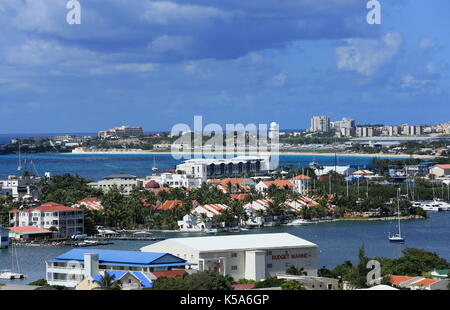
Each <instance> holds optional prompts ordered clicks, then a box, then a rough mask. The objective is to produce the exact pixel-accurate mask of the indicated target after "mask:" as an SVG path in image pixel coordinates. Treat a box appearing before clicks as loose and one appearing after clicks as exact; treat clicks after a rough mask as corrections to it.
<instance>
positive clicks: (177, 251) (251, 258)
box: [141, 233, 317, 281]
mask: <svg viewBox="0 0 450 310" xmlns="http://www.w3.org/2000/svg"><path fill="white" fill-rule="evenodd" d="M141 251H143V252H166V253H171V254H173V255H175V256H177V257H180V258H182V259H185V260H187V261H188V262H189V263H193V264H195V265H194V266H193V267H194V268H198V270H199V271H204V270H216V271H218V272H220V273H222V274H224V275H229V276H231V277H233V279H234V280H239V279H249V280H255V281H259V280H261V279H265V278H267V277H269V276H277V275H280V274H285V273H286V269H287V268H289V267H290V266H296V267H298V268H304V271H305V272H307V275H308V276H317V245H316V244H314V243H312V242H309V241H307V240H304V239H302V238H299V237H296V236H294V235H291V234H288V233H271V234H240V235H226V236H209V237H193V238H172V239H167V240H164V241H161V242H157V243H154V244H151V245H148V246H145V247H143V248H141Z"/></svg>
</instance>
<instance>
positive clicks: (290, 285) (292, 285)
mask: <svg viewBox="0 0 450 310" xmlns="http://www.w3.org/2000/svg"><path fill="white" fill-rule="evenodd" d="M281 289H282V290H289V291H294V290H295V291H298V290H306V288H305V287H304V286H303V285H301V284H300V283H299V282H298V281H295V280H288V281H286V282H284V283H282V284H281Z"/></svg>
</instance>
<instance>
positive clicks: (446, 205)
mask: <svg viewBox="0 0 450 310" xmlns="http://www.w3.org/2000/svg"><path fill="white" fill-rule="evenodd" d="M433 204H435V205H439V206H440V208H441V210H442V211H450V203H448V202H446V201H444V200H441V199H435V200H433Z"/></svg>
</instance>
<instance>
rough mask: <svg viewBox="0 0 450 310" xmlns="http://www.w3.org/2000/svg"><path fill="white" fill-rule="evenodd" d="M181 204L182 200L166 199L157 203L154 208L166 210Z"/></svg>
mask: <svg viewBox="0 0 450 310" xmlns="http://www.w3.org/2000/svg"><path fill="white" fill-rule="evenodd" d="M181 206H183V202H182V201H181V200H166V201H165V202H163V203H161V202H159V203H157V204H156V208H155V210H158V211H161V210H164V211H167V210H171V209H173V208H177V207H181Z"/></svg>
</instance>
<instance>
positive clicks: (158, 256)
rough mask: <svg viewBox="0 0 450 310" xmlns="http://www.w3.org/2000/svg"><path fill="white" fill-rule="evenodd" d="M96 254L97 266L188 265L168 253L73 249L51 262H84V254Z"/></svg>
mask: <svg viewBox="0 0 450 310" xmlns="http://www.w3.org/2000/svg"><path fill="white" fill-rule="evenodd" d="M86 253H96V254H98V255H99V264H102V265H116V266H141V267H159V266H180V265H190V263H187V262H186V260H184V259H182V258H179V257H177V256H175V255H172V254H169V253H155V252H139V251H119V250H99V249H73V250H70V251H68V252H66V253H63V254H61V255H59V256H58V257H56V258H55V259H53V260H51V261H59V262H61V261H73V260H76V261H80V262H82V261H84V254H86Z"/></svg>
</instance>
